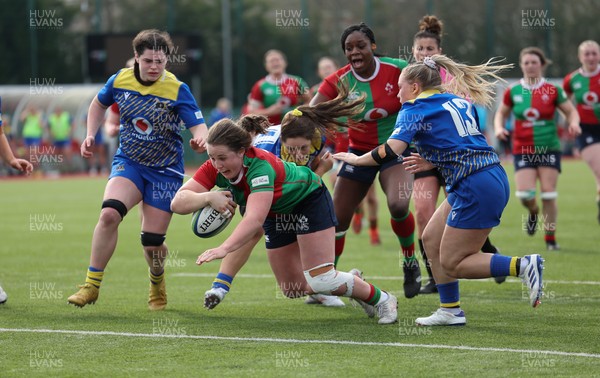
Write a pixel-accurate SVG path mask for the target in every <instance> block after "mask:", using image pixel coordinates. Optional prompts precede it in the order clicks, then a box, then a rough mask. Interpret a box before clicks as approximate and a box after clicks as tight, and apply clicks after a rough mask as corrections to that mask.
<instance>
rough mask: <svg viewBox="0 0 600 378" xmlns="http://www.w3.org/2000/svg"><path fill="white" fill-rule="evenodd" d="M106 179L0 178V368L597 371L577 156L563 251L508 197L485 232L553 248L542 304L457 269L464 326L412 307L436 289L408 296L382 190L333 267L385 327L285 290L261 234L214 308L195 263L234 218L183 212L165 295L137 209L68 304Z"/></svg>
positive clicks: (66, 371) (565, 205)
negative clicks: (163, 297) (211, 220)
mask: <svg viewBox="0 0 600 378" xmlns="http://www.w3.org/2000/svg"><path fill="white" fill-rule="evenodd" d="M506 167H507V171H508V173H509V177H511V181H512V167H511V166H510V164H507V166H506ZM105 180H106V179H105V178H93V179H92V178H90V179H87V178H70V179H60V180H39V179H38V180H35V179H30V180H5V181H2V182H0V188H1V193H2V195H1V196H0V209H1V210H0V214H1V218H2V221H1V223H2V226H1V227H0V234H1V235H0V240H1V244H0V284H1V285H2V287H3V288H4V289H5V290H6V291H7V293H8V295H9V299H8V302H7V303H6V304H4V305H1V306H0V376H27V377H29V376H83V375H92V374H93V375H98V376H263V377H270V376H273V377H281V376H330V377H334V376H341V375H345V376H423V377H425V376H439V375H445V376H486V377H487V376H490V377H492V376H497V377H506V376H548V375H550V374H551V375H553V376H557V377H558V376H592V375H597V374H599V373H598V372H599V371H600V326H598V315H599V309H600V290H599V289H600V273H599V267H600V253H599V252H600V249H599V246H600V225H599V224H598V221H597V219H596V217H597V212H598V210H597V207H596V202H595V197H596V195H595V185H594V180H593V177H592V174H591V172H590V171H589V170H588V168H587V166H585V164H584V163H583V162H581V161H564V162H563V174H562V175H561V177H560V180H559V189H558V191H559V193H560V196H559V199H558V202H559V220H558V231H557V240H558V242H559V243H560V245H561V247H562V250H561V251H559V252H546V251H545V249H544V242H543V237H542V232H538V234H536V235H535V236H534V237H529V236H527V235H526V234H525V232H524V231H523V230H522V226H521V220H522V215H523V214H524V210H523V209H522V207H521V206H520V204H519V203H518V201H517V200H516V199H515V197H514V196H513V197H511V200H510V203H509V204H508V206H507V208H506V210H505V212H504V216H503V219H502V224H501V225H500V226H499V227H498V228H496V229H495V230H494V231H493V232H492V234H491V239H492V241H493V243H494V244H496V245H497V246H498V247H499V248H500V249H501V250H502V252H503V253H504V254H507V255H523V254H529V253H541V254H542V255H543V257H544V258H545V259H546V270H545V271H544V279H545V280H546V284H545V291H546V297H545V298H543V300H542V305H541V306H540V307H539V308H537V309H533V308H531V307H530V306H529V305H528V302H527V300H526V299H525V295H526V290H525V288H523V287H522V286H521V283H520V282H519V281H517V280H516V279H509V280H508V281H507V282H506V283H504V284H502V285H498V284H496V283H495V282H494V281H493V280H492V279H487V280H477V281H468V280H466V281H461V294H462V296H461V302H462V304H463V307H464V310H465V312H466V314H467V321H468V324H467V326H466V327H448V328H423V327H415V325H414V319H415V318H416V317H419V316H424V315H428V314H429V313H430V312H432V311H434V310H435V309H436V307H437V305H438V297H437V296H433V295H430V296H418V297H416V298H413V299H410V300H408V299H405V298H404V296H403V292H402V279H401V275H402V273H401V269H400V257H399V252H398V241H397V240H396V238H395V237H394V235H393V234H392V231H391V229H390V226H389V221H388V219H389V217H388V215H387V210H386V209H385V206H384V201H383V198H382V196H381V195H380V199H381V211H380V217H379V219H380V229H381V238H382V241H383V244H382V245H381V246H377V247H372V246H370V245H369V241H368V236H367V233H366V232H364V231H363V233H362V234H360V235H355V234H353V233H352V232H351V231H350V232H349V233H348V239H347V242H346V251H345V252H344V255H343V256H342V258H341V260H340V265H339V268H340V269H341V270H346V271H347V270H349V269H351V268H353V267H357V268H360V269H361V270H363V271H364V272H365V278H366V279H367V280H370V281H371V282H373V283H374V284H377V285H378V286H380V287H381V288H383V289H385V290H388V291H391V292H392V293H394V294H396V295H397V296H398V298H399V304H398V305H399V323H398V324H395V325H389V326H379V325H377V323H376V319H368V318H367V317H366V316H365V315H364V313H363V312H362V310H361V309H360V308H353V307H352V306H351V305H347V306H346V307H345V308H335V309H332V308H322V307H318V306H307V305H305V304H304V303H303V300H302V299H296V300H290V299H285V298H283V295H282V294H281V293H280V291H279V290H278V288H277V286H276V283H275V279H274V277H273V275H272V273H271V270H270V267H269V265H268V262H267V259H266V254H265V252H264V247H263V245H262V243H261V244H260V245H259V248H256V249H255V251H254V254H253V255H252V257H251V259H250V261H249V263H248V264H247V266H245V267H244V269H243V270H242V272H241V273H242V275H241V276H238V277H237V278H236V279H235V280H234V282H233V287H232V290H231V292H230V294H228V296H227V298H226V299H225V301H224V302H223V303H222V304H221V305H219V306H218V307H217V308H215V309H214V310H212V311H207V310H205V309H204V308H203V307H202V295H203V293H204V291H205V290H207V289H208V288H209V287H210V284H211V282H212V278H213V276H214V274H215V273H216V272H217V271H218V262H213V263H210V264H208V265H206V266H202V267H198V266H196V265H195V263H194V262H195V259H196V257H197V256H198V255H199V254H200V253H201V252H203V251H204V250H205V249H207V248H210V247H213V246H216V245H218V243H220V241H222V240H223V239H224V237H225V236H226V235H227V234H228V233H229V231H231V229H232V227H233V226H234V224H233V223H232V224H231V225H230V226H229V228H228V229H226V230H225V231H224V232H223V233H222V234H221V235H218V236H216V237H214V238H212V239H209V240H202V239H199V238H197V237H195V236H194V235H193V234H192V232H191V230H190V226H189V222H190V219H191V217H190V216H178V215H175V216H174V217H173V221H172V223H171V226H170V229H169V233H168V236H167V243H168V245H169V247H170V249H171V257H170V258H169V259H168V260H167V275H166V280H167V281H166V282H167V292H168V298H169V305H168V307H167V309H166V310H165V311H163V312H150V311H148V309H147V304H146V301H147V296H148V278H147V266H146V263H145V260H144V258H143V256H142V250H141V246H140V243H139V231H140V229H139V227H140V226H139V216H138V211H137V209H134V210H133V211H131V213H130V214H129V215H128V216H127V217H126V218H125V220H124V222H123V224H122V225H121V227H120V235H119V243H118V246H117V250H116V252H115V254H114V256H113V258H112V260H111V262H110V264H109V266H108V269H107V271H106V274H105V278H104V282H103V285H102V290H101V294H100V298H99V301H98V303H96V304H95V305H93V306H86V307H85V308H83V309H79V308H74V307H72V306H68V305H67V303H66V298H67V297H68V296H69V295H71V294H72V293H74V292H75V290H76V285H77V284H81V283H83V281H84V278H85V271H86V268H87V266H88V262H89V250H90V242H91V235H92V231H93V228H94V226H95V223H96V221H97V219H98V214H99V208H100V203H101V198H102V193H103V190H104V184H105ZM511 185H512V191H513V192H514V184H513V183H512V182H511ZM238 220H239V217H237V220H236V221H238ZM423 272H424V269H423ZM345 301H346V302H347V300H346V299H345ZM17 330H18V331H17ZM35 330H53V331H52V332H50V331H49V332H35Z"/></svg>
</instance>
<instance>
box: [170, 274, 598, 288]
mask: <svg viewBox="0 0 600 378" xmlns="http://www.w3.org/2000/svg"><path fill="white" fill-rule="evenodd" d="M215 275H216V274H215V273H172V274H169V277H206V278H214V277H215ZM236 277H240V278H273V279H274V278H275V276H274V275H272V274H249V273H239V274H237V275H236ZM365 278H367V279H369V280H382V281H400V280H403V279H404V277H401V276H367V275H365ZM490 280H491V278H483V279H474V280H468V281H469V282H489V281H490ZM507 282H519V283H520V282H521V280H520V279H518V278H516V277H515V278H508V279H507ZM544 282H545V283H549V284H565V285H600V281H566V280H544Z"/></svg>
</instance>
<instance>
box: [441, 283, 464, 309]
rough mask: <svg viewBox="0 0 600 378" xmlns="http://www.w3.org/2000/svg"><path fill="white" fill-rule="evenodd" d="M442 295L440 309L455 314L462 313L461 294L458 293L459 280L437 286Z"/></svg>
mask: <svg viewBox="0 0 600 378" xmlns="http://www.w3.org/2000/svg"><path fill="white" fill-rule="evenodd" d="M435 286H437V289H438V292H439V293H440V307H441V308H442V309H443V310H445V311H448V312H451V313H453V314H455V315H456V314H458V313H460V294H459V291H458V280H456V281H453V282H448V283H445V284H437V285H435Z"/></svg>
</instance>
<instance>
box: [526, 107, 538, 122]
mask: <svg viewBox="0 0 600 378" xmlns="http://www.w3.org/2000/svg"><path fill="white" fill-rule="evenodd" d="M523 117H525V119H526V120H528V121H531V122H533V121H537V120H538V119H539V118H540V112H539V110H537V109H535V108H527V109H525V111H524V112H523Z"/></svg>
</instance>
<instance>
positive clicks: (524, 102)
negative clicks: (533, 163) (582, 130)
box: [503, 79, 567, 154]
mask: <svg viewBox="0 0 600 378" xmlns="http://www.w3.org/2000/svg"><path fill="white" fill-rule="evenodd" d="M565 101H567V95H566V94H565V92H564V91H563V89H562V88H561V87H559V86H556V85H554V84H550V83H548V82H547V81H545V80H544V79H542V80H541V81H540V82H539V83H537V84H536V85H534V86H529V85H527V84H526V83H525V81H524V80H523V79H521V80H520V81H519V82H518V83H515V84H513V85H511V86H510V88H508V89H507V90H506V92H504V98H503V103H504V105H506V106H508V107H510V108H511V109H512V113H513V114H514V116H515V128H514V131H513V154H540V153H547V152H551V151H560V140H559V138H558V130H557V126H556V122H555V120H554V117H555V115H556V108H557V107H558V105H560V104H562V103H563V102H565Z"/></svg>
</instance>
